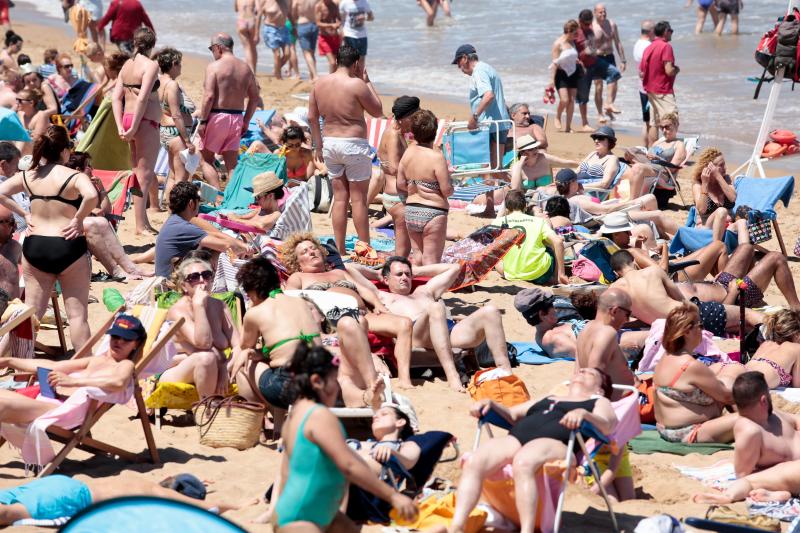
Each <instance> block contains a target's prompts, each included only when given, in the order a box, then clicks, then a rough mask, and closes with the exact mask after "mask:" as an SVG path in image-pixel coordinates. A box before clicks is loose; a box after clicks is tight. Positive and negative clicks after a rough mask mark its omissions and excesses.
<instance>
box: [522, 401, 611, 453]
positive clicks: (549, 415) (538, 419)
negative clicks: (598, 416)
mask: <svg viewBox="0 0 800 533" xmlns="http://www.w3.org/2000/svg"><path fill="white" fill-rule="evenodd" d="M596 401H597V400H596V399H595V398H592V399H590V400H584V401H582V402H565V401H557V400H554V399H552V398H542V399H541V400H539V401H538V402H536V403H535V404H533V405H532V406H531V408H530V409H528V412H527V413H525V418H523V419H521V420H520V421H519V422H517V423H516V424H514V427H513V428H511V431H509V432H508V434H509V435H511V436H512V437H514V438H515V439H517V440H518V441H519V442H520V444H522V445H523V446H525V445H526V444H527V443H528V442H530V441H532V440H534V439H543V438H548V439H556V440H558V441H561V442H563V443H564V444H567V442H569V434H570V433H571V430H569V429H567V428H566V427H564V426H562V425H561V424H560V422H561V419H562V418H564V415H565V414H567V413H568V412H570V411H572V410H574V409H586V410H587V411H589V412H590V413H591V412H592V410H593V409H594V404H595V402H596Z"/></svg>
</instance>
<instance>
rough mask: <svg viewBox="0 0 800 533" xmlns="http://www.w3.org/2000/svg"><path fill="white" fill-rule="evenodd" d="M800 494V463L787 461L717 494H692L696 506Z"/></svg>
mask: <svg viewBox="0 0 800 533" xmlns="http://www.w3.org/2000/svg"><path fill="white" fill-rule="evenodd" d="M797 494H800V461H788V462H785V463H780V464H778V465H775V466H773V467H770V468H767V469H766V470H762V471H760V472H754V473H752V474H750V475H748V476H745V477H743V478H741V479H737V480H736V481H734V482H733V483H731V484H730V485H728V488H726V489H725V490H724V491H722V492H719V491H715V492H703V493H698V494H695V495H694V496H693V497H692V500H693V501H694V502H695V503H719V504H725V503H733V502H739V501H742V500H744V499H745V498H750V499H752V500H755V501H759V502H764V501H786V500H788V499H789V498H791V497H792V496H793V495H797Z"/></svg>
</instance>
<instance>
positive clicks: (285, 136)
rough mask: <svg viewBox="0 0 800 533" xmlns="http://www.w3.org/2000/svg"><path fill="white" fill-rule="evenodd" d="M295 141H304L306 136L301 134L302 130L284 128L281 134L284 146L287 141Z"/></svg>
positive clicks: (289, 127) (295, 127)
mask: <svg viewBox="0 0 800 533" xmlns="http://www.w3.org/2000/svg"><path fill="white" fill-rule="evenodd" d="M296 139H300V140H301V141H305V140H306V134H305V133H303V128H301V127H300V126H286V128H284V130H283V133H281V142H282V143H283V144H286V142H287V141H289V140H296Z"/></svg>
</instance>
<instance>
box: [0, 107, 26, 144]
mask: <svg viewBox="0 0 800 533" xmlns="http://www.w3.org/2000/svg"><path fill="white" fill-rule="evenodd" d="M0 141H25V142H30V141H31V136H30V134H29V133H28V131H27V130H26V129H25V128H24V127H23V126H22V122H20V121H19V117H18V116H17V114H16V113H15V112H14V111H13V110H12V109H8V108H7V107H0Z"/></svg>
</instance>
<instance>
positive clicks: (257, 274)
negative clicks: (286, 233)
mask: <svg viewBox="0 0 800 533" xmlns="http://www.w3.org/2000/svg"><path fill="white" fill-rule="evenodd" d="M236 281H238V282H239V284H240V285H241V286H242V289H244V292H246V293H247V292H254V293H256V294H257V295H258V297H259V298H261V299H266V298H268V297H269V293H270V292H272V291H274V290H275V289H278V288H280V286H281V280H280V277H278V271H277V269H276V268H275V265H273V264H272V262H271V261H270V260H269V259H267V258H266V257H256V258H255V259H251V260H250V261H248V262H247V263H245V264H244V265H242V267H241V268H240V269H239V272H237V273H236Z"/></svg>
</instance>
